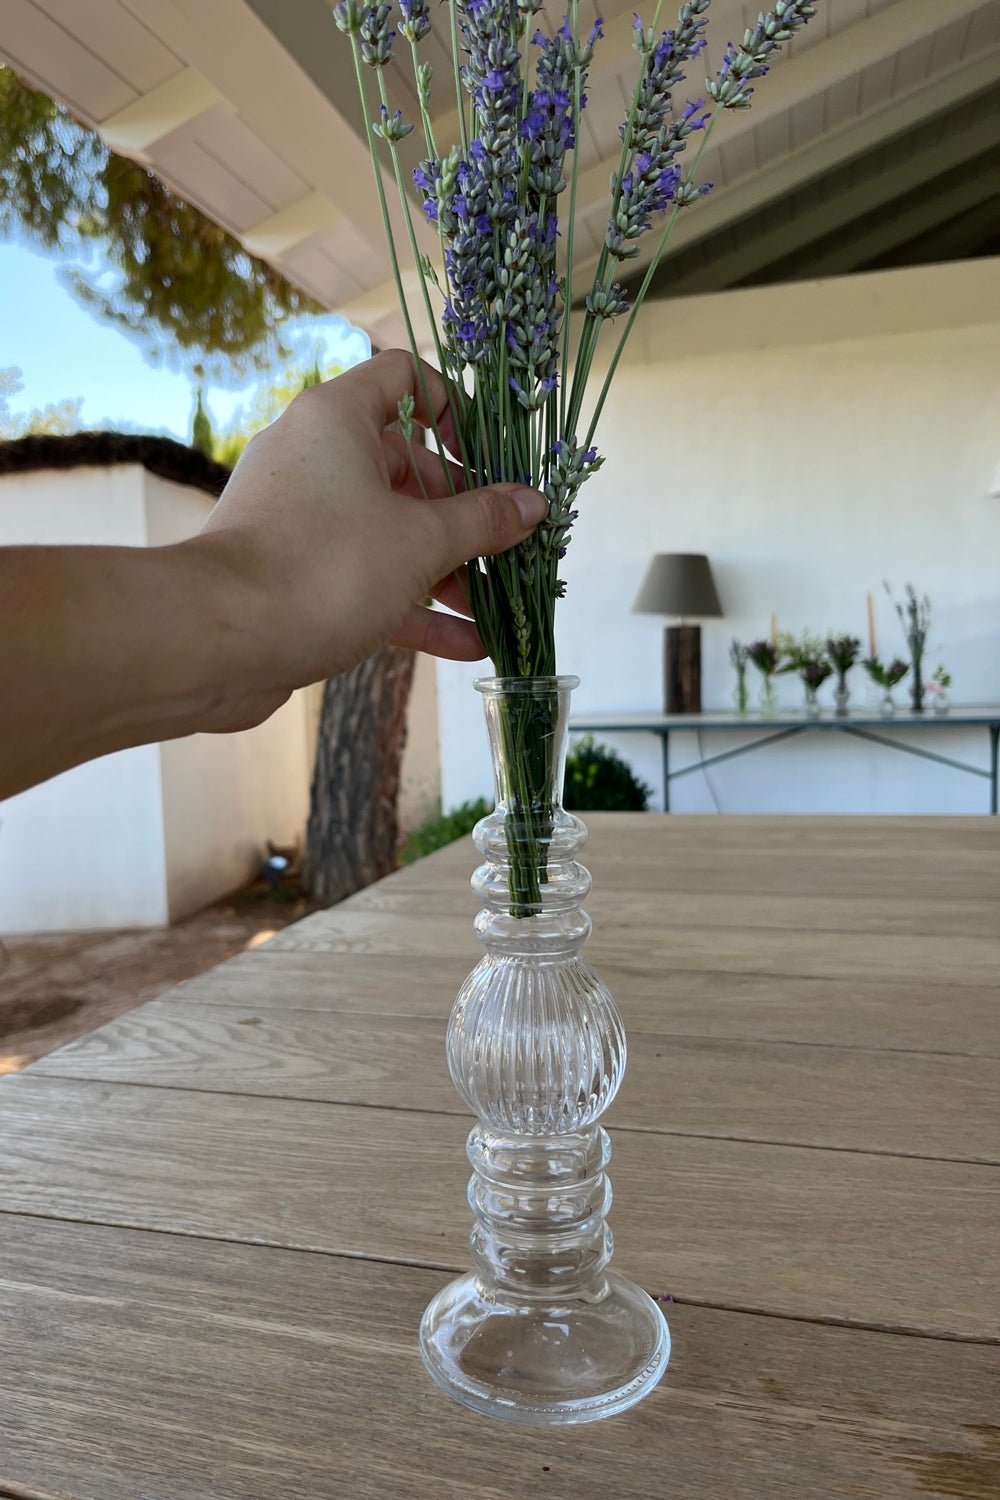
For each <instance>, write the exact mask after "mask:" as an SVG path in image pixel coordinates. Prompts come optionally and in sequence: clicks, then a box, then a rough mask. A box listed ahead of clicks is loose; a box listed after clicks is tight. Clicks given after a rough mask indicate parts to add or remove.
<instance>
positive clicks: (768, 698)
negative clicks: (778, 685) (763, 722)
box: [760, 672, 778, 719]
mask: <svg viewBox="0 0 1000 1500" xmlns="http://www.w3.org/2000/svg"><path fill="white" fill-rule="evenodd" d="M777 711H778V695H777V693H776V692H775V688H774V678H773V676H772V675H771V673H770V672H763V673H761V679H760V716H761V718H762V719H773V718H774V716H775V714H776V713H777Z"/></svg>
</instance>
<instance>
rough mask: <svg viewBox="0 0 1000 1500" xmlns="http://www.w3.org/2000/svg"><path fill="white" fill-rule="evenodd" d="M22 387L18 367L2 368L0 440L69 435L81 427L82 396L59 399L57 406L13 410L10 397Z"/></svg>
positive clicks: (0, 380) (0, 375)
mask: <svg viewBox="0 0 1000 1500" xmlns="http://www.w3.org/2000/svg"><path fill="white" fill-rule="evenodd" d="M20 389H21V372H20V370H18V369H17V368H16V367H15V366H13V365H12V366H10V367H9V368H8V369H6V370H0V439H9V438H20V437H28V436H30V435H32V434H34V433H40V434H44V435H45V436H48V437H66V436H67V435H68V434H69V433H71V432H79V430H80V408H81V407H82V406H83V398H82V397H80V396H75V397H74V398H73V399H72V400H67V401H57V402H56V403H55V405H54V406H45V407H41V408H37V407H36V409H35V410H34V411H21V412H19V411H12V410H11V406H10V398H11V397H12V396H16V395H17V393H18V391H19V390H20Z"/></svg>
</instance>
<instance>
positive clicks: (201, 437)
mask: <svg viewBox="0 0 1000 1500" xmlns="http://www.w3.org/2000/svg"><path fill="white" fill-rule="evenodd" d="M191 447H192V448H197V449H198V451H199V453H204V454H205V456H206V458H214V457H215V434H214V433H213V432H212V423H211V421H210V420H209V416H208V412H207V411H206V410H205V403H204V401H203V400H202V389H201V386H199V387H198V401H197V404H196V406H195V409H194V420H193V422H192V423H191Z"/></svg>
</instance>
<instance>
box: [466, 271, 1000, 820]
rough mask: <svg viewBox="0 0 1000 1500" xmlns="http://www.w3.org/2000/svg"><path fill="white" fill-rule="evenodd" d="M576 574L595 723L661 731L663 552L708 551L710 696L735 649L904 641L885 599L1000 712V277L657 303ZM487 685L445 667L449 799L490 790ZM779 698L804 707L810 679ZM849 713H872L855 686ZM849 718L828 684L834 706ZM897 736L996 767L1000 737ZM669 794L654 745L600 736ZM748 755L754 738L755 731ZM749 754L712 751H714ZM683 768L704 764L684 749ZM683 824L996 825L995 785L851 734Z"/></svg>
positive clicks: (778, 759)
mask: <svg viewBox="0 0 1000 1500" xmlns="http://www.w3.org/2000/svg"><path fill="white" fill-rule="evenodd" d="M599 442H600V446H601V448H602V451H603V452H604V453H605V454H606V456H607V462H606V464H605V467H604V469H603V470H602V471H601V473H600V474H599V475H597V476H596V478H595V479H594V480H592V481H591V482H590V483H589V484H588V486H587V487H586V489H585V490H584V492H583V495H582V498H581V505H580V509H581V512H582V514H581V517H580V520H579V521H578V522H577V525H576V528H575V532H574V540H573V542H572V545H571V547H570V551H569V555H568V556H567V558H566V561H565V563H564V573H565V577H566V579H567V582H568V585H569V588H568V595H567V598H566V600H565V601H564V603H563V604H561V605H560V606H559V643H560V668H561V670H563V671H567V672H575V673H577V674H578V675H579V676H580V677H581V679H582V686H581V687H580V689H579V690H578V692H577V694H576V695H575V701H574V707H575V710H576V712H578V713H586V712H591V713H599V712H601V711H618V710H621V711H625V710H629V711H642V710H647V711H651V712H659V711H660V710H661V708H662V686H661V684H662V666H661V661H662V634H663V624H664V622H663V621H660V620H658V619H656V618H655V617H652V616H642V615H633V614H632V613H631V604H632V600H633V598H634V596H635V593H636V591H637V589H638V586H639V582H640V580H641V577H642V574H643V571H644V569H645V566H646V563H647V561H648V559H649V558H650V556H651V555H652V554H653V553H654V552H666V551H678V552H680V551H697V552H707V553H708V555H709V557H710V558H711V561H712V567H713V570H714V572H715V576H716V580H717V582H718V586H719V593H720V596H721V598H722V602H723V607H724V609H725V619H724V620H720V621H716V622H710V623H708V624H706V625H705V626H704V627H703V643H702V657H703V701H704V705H705V707H706V708H727V707H729V706H730V704H731V692H732V682H733V679H732V672H731V669H730V667H729V664H728V659H727V653H728V646H729V641H730V639H731V638H732V637H733V636H736V637H738V638H740V639H742V640H748V639H751V638H753V637H754V636H760V635H763V634H766V633H767V629H768V622H769V617H770V614H771V612H772V611H774V612H776V613H777V615H778V620H779V626H780V627H781V628H782V629H789V630H793V631H796V632H798V631H800V630H802V629H805V628H809V629H811V630H815V631H827V630H829V629H836V630H843V631H851V632H853V633H855V634H857V635H859V636H861V637H862V639H863V640H866V634H867V632H866V624H865V595H866V592H867V590H869V589H871V590H872V592H873V593H874V594H875V598H876V608H877V614H878V627H879V647H880V650H881V651H883V652H884V653H889V654H892V653H894V652H895V651H897V650H898V651H899V652H900V654H903V655H905V647H904V642H903V640H902V637H901V635H900V633H899V626H898V622H897V621H896V620H895V616H894V614H893V613H892V610H891V606H890V605H889V601H888V600H887V599H886V597H885V594H884V592H883V590H882V582H881V581H882V579H883V578H887V579H889V580H890V581H891V582H892V583H893V584H894V586H895V588H896V590H897V592H901V590H902V586H903V584H904V583H905V582H907V581H910V580H912V581H913V582H914V583H915V584H916V585H917V586H918V588H919V589H920V590H921V591H924V590H926V591H927V592H928V593H929V594H930V596H931V599H932V603H933V607H934V615H933V623H932V628H931V633H930V645H929V650H928V661H929V664H930V666H931V667H932V668H933V666H935V665H936V664H937V662H938V661H943V662H944V663H946V664H947V666H948V667H949V668H950V669H951V671H952V673H953V675H954V678H955V685H954V688H953V690H952V697H953V700H954V701H955V702H959V703H975V702H986V701H990V702H993V703H997V702H1000V571H998V565H1000V498H998V497H996V496H995V495H991V494H990V493H989V491H990V490H991V489H993V488H995V475H996V471H997V465H998V460H1000V261H980V262H971V263H966V264H963V265H958V266H943V267H929V268H920V269H918V270H908V271H899V272H886V273H879V274H876V275H871V276H864V277H852V278H842V279H839V280H835V281H828V282H818V283H803V284H800V285H796V286H794V287H775V288H765V289H759V290H748V291H740V292H733V293H727V294H722V295H720V296H713V297H701V298H688V299H684V301H683V302H678V303H665V304H658V305H656V306H651V307H649V308H647V309H646V311H645V323H644V325H643V329H642V335H641V338H640V340H639V342H638V344H637V345H636V346H635V347H634V348H633V350H632V351H631V353H630V355H628V356H627V357H626V359H625V360H624V361H623V363H622V366H621V367H620V369H619V371H618V373H617V376H616V378H615V384H614V386H613V394H612V396H611V398H610V400H609V401H608V404H607V406H606V408H605V413H604V417H603V419H602V424H601V429H600V433H599ZM482 670H483V668H482V667H480V668H478V669H475V670H469V669H466V668H463V667H461V666H457V665H454V664H443V665H442V666H441V667H440V669H439V679H438V680H439V694H440V703H441V748H442V778H443V800H444V804H445V806H451V805H453V804H454V803H456V802H459V801H461V800H463V799H464V798H466V797H470V796H475V795H479V794H481V793H483V792H486V791H487V790H488V787H489V775H488V764H487V758H486V753H485V744H484V735H483V730H482V727H481V722H480V718H481V711H480V704H479V701H478V694H475V693H473V692H472V691H471V690H470V688H469V683H470V682H471V680H472V678H473V677H474V676H475V675H477V671H482ZM780 683H781V688H780V692H781V701H782V702H783V703H787V704H788V705H789V706H793V705H794V706H800V705H801V702H802V696H801V688H800V684H799V683H798V680H797V679H796V678H783V679H780ZM850 683H851V690H852V695H853V696H854V698H855V699H856V700H857V699H860V700H861V701H863V702H867V701H868V697H869V691H870V690H869V689H868V688H867V687H866V684H865V679H864V677H863V674H862V673H861V672H860V670H858V669H856V670H855V672H854V673H853V674H852V677H851V679H850ZM822 696H823V699H824V702H827V703H828V702H830V701H831V698H832V687H831V686H830V685H828V686H827V687H826V688H825V689H824V692H823V695H822ZM893 733H894V734H895V735H898V737H899V738H901V739H906V740H908V741H909V742H912V743H914V744H916V745H919V746H922V747H925V748H928V749H933V750H935V751H937V752H939V753H941V754H945V755H952V756H955V757H956V758H959V759H967V760H970V761H972V762H973V763H974V764H978V765H980V766H983V767H985V765H986V764H987V749H986V746H987V740H986V732H985V730H976V731H973V730H965V731H963V730H959V729H955V730H948V731H947V732H944V731H940V732H936V733H935V735H934V738H933V740H929V739H928V738H927V734H926V732H925V731H916V732H915V733H912V734H909V735H908V734H907V733H906V732H905V731H893ZM602 738H605V739H607V740H609V741H610V742H611V743H614V744H616V746H617V747H618V748H619V749H620V750H621V751H622V753H624V754H625V755H626V757H627V758H628V759H629V760H630V761H631V762H632V763H633V765H634V766H635V767H636V769H637V770H638V771H639V772H640V774H642V775H643V776H644V777H645V778H646V779H647V780H648V781H650V782H651V783H652V784H653V785H654V787H655V788H656V792H657V799H659V795H660V785H661V782H660V774H659V768H660V760H659V748H658V743H657V742H656V741H655V740H653V739H652V738H647V737H643V738H639V737H632V736H629V737H622V738H620V739H615V738H614V737H612V736H602ZM747 738H749V737H747ZM736 743H738V741H737V740H736V739H735V738H733V739H730V738H726V739H723V738H722V737H721V736H719V737H717V736H715V735H712V736H708V735H704V734H703V735H702V749H703V751H704V752H705V753H708V754H711V753H714V752H717V751H720V750H722V749H724V748H725V749H728V748H730V747H731V746H733V745H735V744H736ZM672 754H673V759H674V763H675V764H676V765H681V764H683V763H684V762H685V760H692V759H697V758H700V757H699V756H698V754H697V744H696V740H695V736H694V735H687V736H684V737H683V738H682V737H681V736H678V735H675V736H674V738H673V742H672ZM672 803H673V807H674V809H675V810H676V811H711V810H712V809H713V808H718V810H720V811H724V812H737V811H738V812H744V811H751V812H752V811H776V812H807V811H815V812H858V813H861V812H940V813H945V812H947V813H979V812H984V811H985V810H986V808H987V805H988V804H987V783H986V782H985V781H981V780H979V779H977V778H973V777H970V776H965V775H962V774H960V773H957V772H954V771H951V770H947V769H945V768H944V767H940V766H931V765H928V764H927V763H925V762H921V761H918V760H915V759H914V758H912V757H908V756H902V755H898V754H895V753H893V752H891V751H888V750H883V749H878V748H876V747H874V746H868V745H864V744H862V743H861V742H858V741H853V740H849V739H847V738H846V737H845V736H840V735H838V736H836V737H835V738H834V737H832V736H829V735H823V736H820V735H813V736H809V737H808V738H806V737H803V738H800V739H797V740H794V741H791V742H788V743H786V744H783V745H779V746H775V747H774V748H773V749H770V748H769V749H766V750H762V751H760V752H759V753H758V754H755V755H752V756H746V757H741V758H739V759H737V760H734V761H732V762H730V763H728V764H727V765H723V766H719V767H716V768H714V769H713V770H711V771H710V772H708V773H707V774H706V773H701V772H699V773H695V774H694V775H692V776H690V777H686V778H683V779H682V780H680V781H678V782H675V783H674V785H673V788H672Z"/></svg>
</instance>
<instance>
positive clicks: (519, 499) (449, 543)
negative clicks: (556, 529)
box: [428, 484, 549, 578]
mask: <svg viewBox="0 0 1000 1500" xmlns="http://www.w3.org/2000/svg"><path fill="white" fill-rule="evenodd" d="M428 508H429V509H430V510H432V511H433V514H434V518H435V521H436V523H437V528H438V536H439V538H440V553H439V556H438V566H437V572H436V575H435V576H437V577H440V578H443V577H444V576H445V574H446V573H451V572H453V571H454V569H455V568H457V567H460V566H461V564H462V563H464V562H468V561H469V559H470V558H472V557H490V556H492V554H493V553H495V552H506V551H507V549H508V547H516V546H517V543H518V542H523V541H524V539H525V537H527V536H530V535H531V533H532V532H533V531H534V529H535V527H536V526H537V525H538V523H539V521H542V520H544V518H545V516H546V514H547V512H548V508H549V507H548V501H547V500H546V498H545V496H544V495H542V494H539V492H538V490H532V489H528V488H526V487H525V486H524V485H514V484H491V485H489V486H488V487H487V488H486V489H481V490H465V491H464V492H463V493H462V494H459V495H451V496H449V497H448V498H447V499H444V500H433V501H430V502H428Z"/></svg>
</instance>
